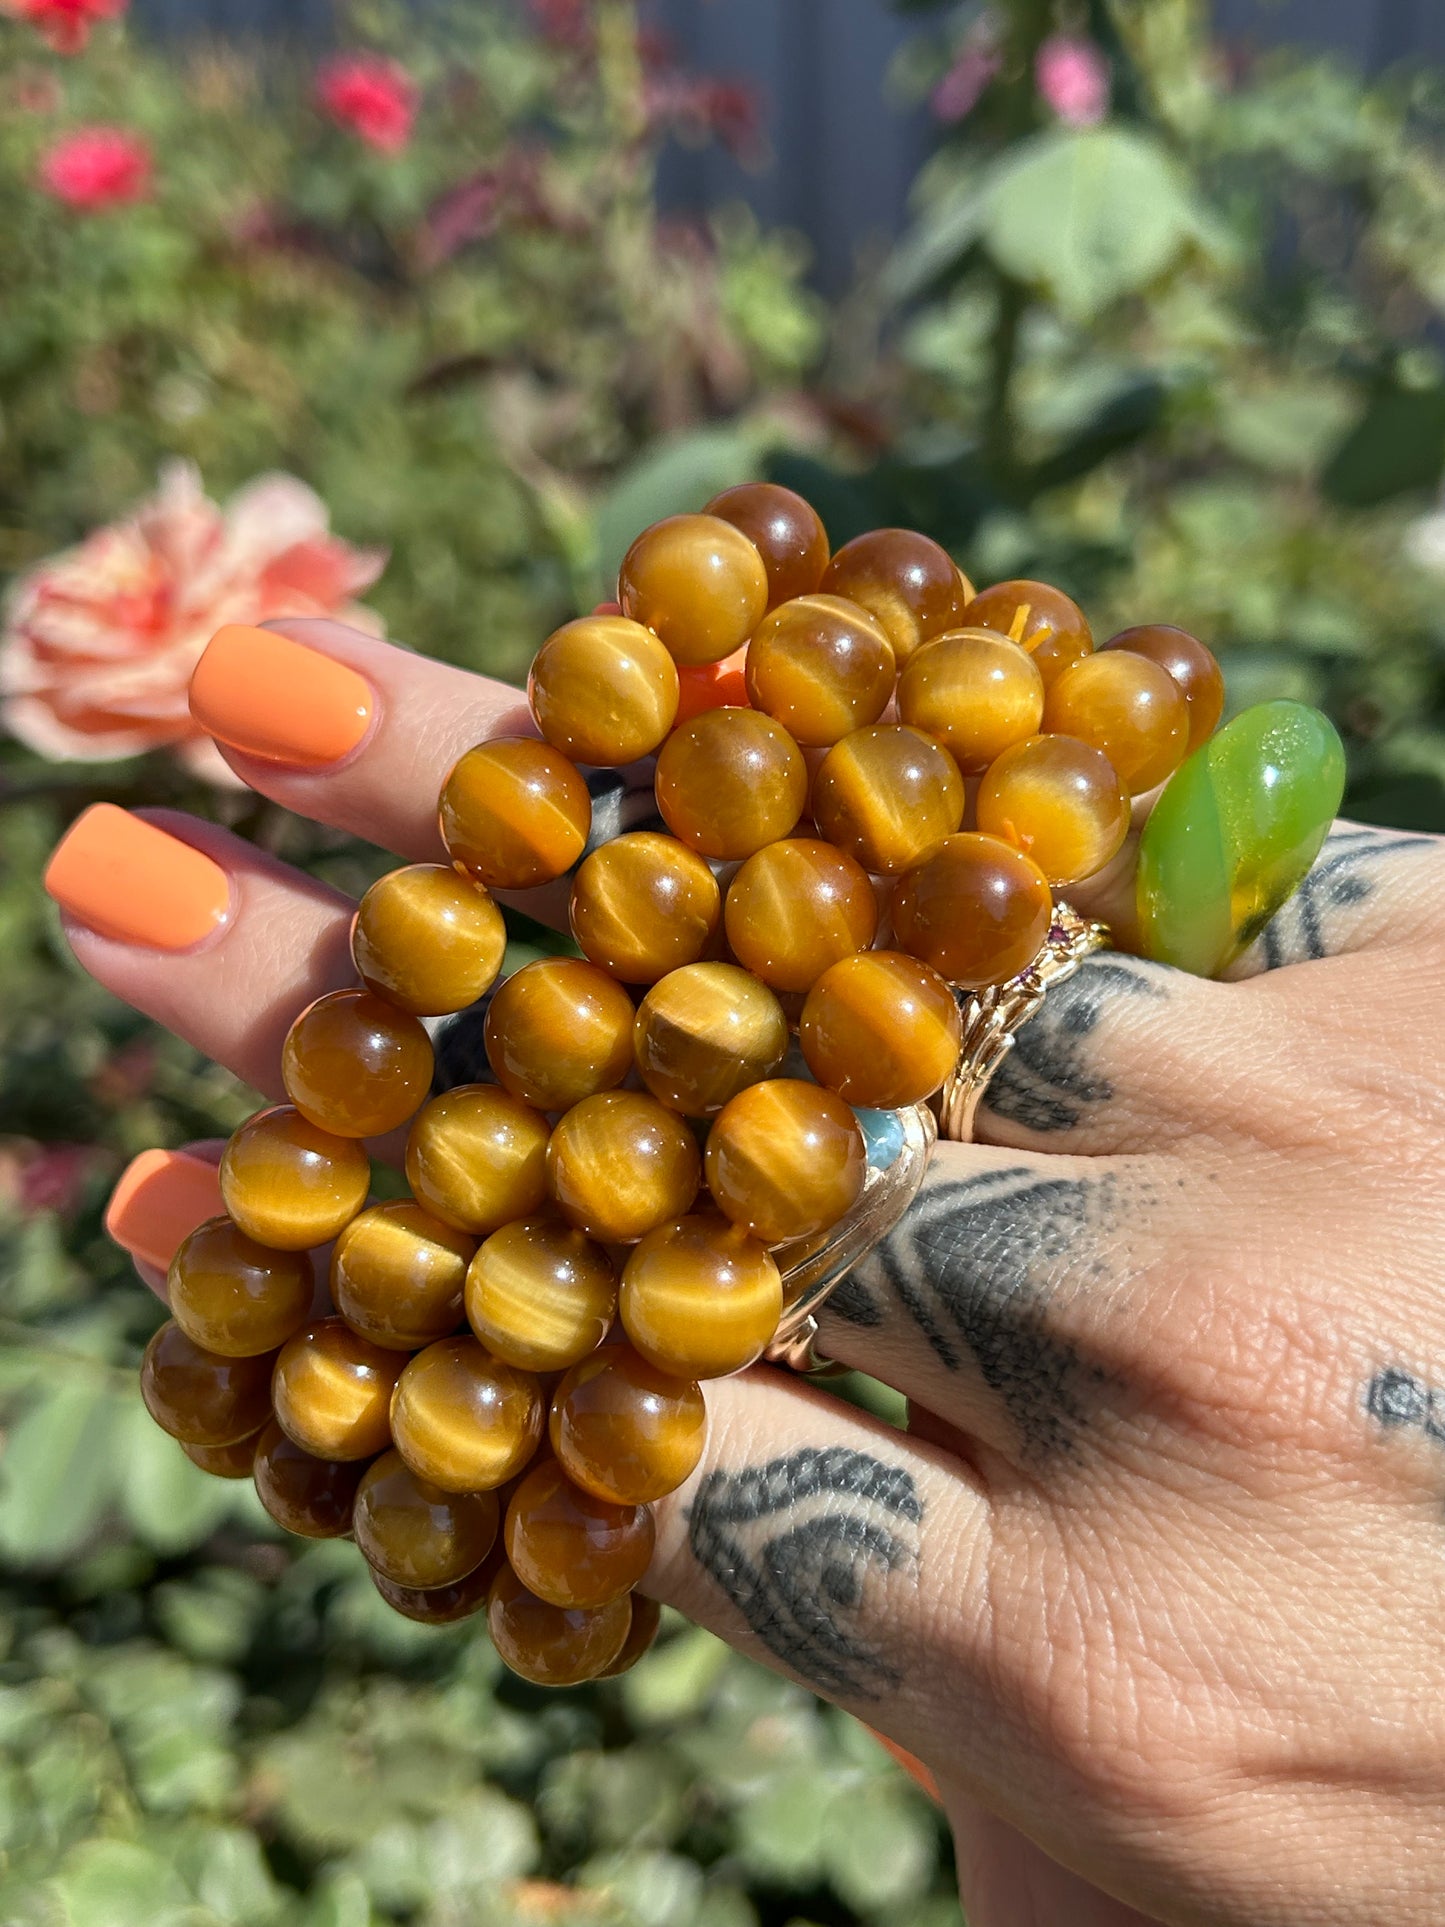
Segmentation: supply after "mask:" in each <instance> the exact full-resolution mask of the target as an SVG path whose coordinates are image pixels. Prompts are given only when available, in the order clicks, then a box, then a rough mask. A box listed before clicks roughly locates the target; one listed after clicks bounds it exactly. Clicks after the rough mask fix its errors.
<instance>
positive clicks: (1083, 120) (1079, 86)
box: [1034, 33, 1109, 127]
mask: <svg viewBox="0 0 1445 1927" xmlns="http://www.w3.org/2000/svg"><path fill="white" fill-rule="evenodd" d="M1034 80H1035V81H1036V83H1037V85H1038V90H1039V94H1040V96H1041V97H1042V99H1043V100H1044V101H1045V103H1046V104H1047V105H1048V106H1049V107H1051V108H1052V109H1053V111H1054V112H1055V113H1056V114H1057V115H1058V117H1059V119H1060V120H1062V121H1067V122H1068V124H1069V126H1070V127H1092V126H1093V125H1094V124H1095V122H1096V121H1101V120H1102V119H1103V118H1104V116H1105V114H1106V113H1108V111H1109V63H1108V61H1107V60H1105V58H1104V56H1103V54H1102V53H1100V51H1099V49H1098V48H1097V47H1096V46H1095V45H1094V43H1093V41H1092V40H1081V39H1077V38H1075V37H1074V36H1073V35H1071V34H1066V33H1056V34H1051V35H1050V37H1049V38H1048V39H1047V40H1046V41H1045V42H1044V44H1043V45H1042V47H1040V48H1039V52H1038V59H1037V60H1036V61H1035V63H1034Z"/></svg>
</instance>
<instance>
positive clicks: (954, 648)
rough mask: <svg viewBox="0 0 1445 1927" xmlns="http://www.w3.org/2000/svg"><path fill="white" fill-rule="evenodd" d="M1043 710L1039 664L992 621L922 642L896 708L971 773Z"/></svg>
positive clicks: (1032, 727)
mask: <svg viewBox="0 0 1445 1927" xmlns="http://www.w3.org/2000/svg"><path fill="white" fill-rule="evenodd" d="M1043 713H1044V682H1043V677H1042V676H1040V674H1039V672H1038V667H1037V665H1036V664H1035V663H1034V661H1033V659H1032V657H1030V656H1027V655H1025V653H1024V651H1023V650H1022V649H1020V648H1019V646H1018V644H1017V643H1016V642H1010V641H1009V639H1008V637H1007V636H996V635H995V634H994V633H993V631H992V630H991V629H960V630H958V631H956V632H955V633H953V634H951V635H946V636H939V637H938V638H937V639H936V640H935V641H933V642H929V643H925V645H924V646H923V648H921V649H920V650H918V652H917V653H916V654H915V655H913V656H911V657H910V658H909V661H908V664H907V666H906V667H905V669H904V671H903V674H902V675H901V676H900V677H899V679H898V714H899V715H900V716H901V717H902V718H903V720H904V722H905V723H912V724H914V725H915V726H916V727H917V728H918V729H922V730H925V731H926V732H927V733H928V734H929V735H930V736H933V737H935V738H936V739H937V740H938V741H939V742H940V743H942V744H943V746H944V748H945V749H947V750H949V751H950V752H951V753H952V755H953V758H954V760H955V761H956V762H957V764H958V766H959V768H960V769H961V770H963V771H965V772H966V773H968V774H972V773H975V772H977V771H978V770H982V769H987V768H988V766H989V764H990V763H991V762H992V761H993V760H994V758H995V757H996V756H1001V755H1002V754H1003V752H1004V751H1005V750H1006V749H1007V748H1009V746H1010V745H1011V744H1013V743H1019V742H1022V741H1023V739H1024V738H1025V737H1026V736H1032V735H1034V734H1035V733H1036V732H1037V730H1038V727H1039V723H1040V720H1041V719H1042V717H1043Z"/></svg>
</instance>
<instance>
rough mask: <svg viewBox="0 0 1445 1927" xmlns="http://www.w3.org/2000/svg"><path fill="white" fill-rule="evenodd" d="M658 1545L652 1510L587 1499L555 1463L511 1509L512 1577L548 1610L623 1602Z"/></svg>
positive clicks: (539, 1470)
mask: <svg viewBox="0 0 1445 1927" xmlns="http://www.w3.org/2000/svg"><path fill="white" fill-rule="evenodd" d="M655 1538H656V1527H655V1526H654V1524H653V1518H652V1511H651V1508H650V1507H648V1506H640V1505H616V1504H614V1503H613V1501H612V1500H611V1499H599V1498H598V1497H597V1496H596V1495H595V1494H594V1493H591V1492H584V1491H583V1490H582V1488H581V1487H580V1486H576V1485H573V1483H572V1481H571V1480H570V1479H569V1478H568V1477H567V1474H566V1473H565V1472H564V1471H563V1470H562V1468H561V1466H560V1465H558V1463H557V1461H556V1460H555V1459H548V1460H547V1461H546V1462H545V1463H544V1464H542V1465H538V1466H535V1467H534V1468H533V1469H532V1470H531V1471H530V1472H529V1473H528V1474H527V1476H526V1478H525V1479H523V1481H522V1483H521V1484H520V1485H519V1486H518V1487H517V1489H516V1491H515V1492H514V1493H513V1494H512V1497H511V1501H510V1502H509V1504H508V1506H507V1524H506V1546H507V1557H508V1559H509V1560H510V1561H511V1563H512V1570H513V1572H515V1573H516V1575H517V1577H518V1578H519V1579H520V1580H521V1582H522V1584H523V1585H524V1586H526V1587H527V1589H528V1591H529V1592H534V1593H536V1595H537V1597H538V1598H539V1599H545V1600H546V1601H547V1603H548V1605H550V1606H567V1607H571V1606H605V1605H606V1604H607V1603H608V1601H609V1600H612V1599H621V1598H624V1597H625V1596H626V1595H627V1594H628V1593H629V1592H631V1590H632V1588H633V1587H634V1586H635V1585H636V1584H637V1582H638V1580H639V1579H641V1577H642V1576H643V1574H644V1573H645V1572H646V1571H647V1568H648V1566H649V1565H650V1564H651V1562H652V1547H653V1543H654V1540H655Z"/></svg>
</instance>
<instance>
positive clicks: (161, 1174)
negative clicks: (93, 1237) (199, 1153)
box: [105, 1151, 226, 1271]
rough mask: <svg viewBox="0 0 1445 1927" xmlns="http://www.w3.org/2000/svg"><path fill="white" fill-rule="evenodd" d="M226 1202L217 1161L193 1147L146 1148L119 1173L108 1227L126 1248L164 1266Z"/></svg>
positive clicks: (107, 1212) (108, 1209)
mask: <svg viewBox="0 0 1445 1927" xmlns="http://www.w3.org/2000/svg"><path fill="white" fill-rule="evenodd" d="M225 1208H226V1207H225V1204H224V1203H223V1202H222V1199H221V1174H220V1171H219V1170H218V1169H217V1167H216V1166H215V1165H214V1164H210V1163H208V1162H207V1161H206V1159H205V1158H198V1157H195V1156H193V1155H192V1154H191V1153H190V1152H189V1151H142V1152H141V1154H140V1156H139V1157H138V1158H132V1159H131V1161H130V1163H129V1164H128V1165H127V1166H126V1167H125V1169H124V1171H122V1172H121V1174H120V1183H119V1184H117V1186H116V1187H115V1190H114V1191H112V1193H111V1195H110V1203H109V1204H108V1205H107V1206H106V1207H105V1228H106V1231H107V1232H108V1233H109V1234H110V1236H111V1237H112V1238H113V1239H114V1240H115V1242H116V1243H117V1244H118V1245H119V1246H120V1248H121V1250H122V1251H128V1252H129V1253H130V1255H131V1257H132V1258H141V1259H143V1260H144V1261H145V1263H147V1264H150V1265H154V1266H156V1268H157V1269H158V1270H160V1271H165V1270H167V1269H168V1268H169V1266H170V1262H171V1259H172V1258H174V1257H175V1255H176V1251H177V1249H178V1248H179V1246H180V1244H181V1242H182V1240H183V1239H185V1238H189V1237H190V1235H191V1233H192V1232H193V1231H194V1230H195V1228H196V1226H197V1225H198V1224H204V1223H205V1222H206V1220H207V1219H208V1218H219V1217H220V1215H221V1213H222V1212H223V1211H224V1210H225Z"/></svg>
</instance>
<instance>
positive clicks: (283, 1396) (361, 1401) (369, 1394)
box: [271, 1318, 406, 1459]
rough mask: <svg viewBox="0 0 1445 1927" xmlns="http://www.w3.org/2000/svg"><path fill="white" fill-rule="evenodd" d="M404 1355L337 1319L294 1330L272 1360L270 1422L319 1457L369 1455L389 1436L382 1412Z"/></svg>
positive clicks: (371, 1456) (388, 1402) (384, 1412)
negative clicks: (273, 1420)
mask: <svg viewBox="0 0 1445 1927" xmlns="http://www.w3.org/2000/svg"><path fill="white" fill-rule="evenodd" d="M405 1364H406V1355H405V1354H404V1353H403V1352H399V1351H390V1350H388V1349H387V1348H386V1347H385V1346H382V1345H374V1344H372V1342H371V1340H370V1339H369V1338H362V1337H361V1336H360V1334H359V1333H357V1332H354V1331H352V1329H351V1327H350V1326H349V1325H346V1324H344V1323H343V1322H342V1320H341V1319H339V1318H322V1319H318V1320H317V1321H316V1323H315V1324H312V1325H308V1326H306V1327H305V1329H304V1330H302V1331H299V1332H297V1334H296V1336H295V1337H294V1338H292V1339H290V1340H289V1341H288V1342H287V1344H286V1345H285V1346H284V1348H283V1349H282V1352H281V1355H280V1357H279V1358H278V1359H277V1360H276V1372H275V1376H274V1378H273V1379H272V1381H271V1402H272V1404H273V1406H274V1407H275V1411H276V1422H277V1424H278V1425H279V1426H280V1427H281V1429H282V1431H283V1432H284V1433H285V1434H286V1436H287V1437H288V1438H289V1439H291V1440H293V1441H294V1442H295V1444H297V1445H299V1446H300V1447H301V1449H302V1451H303V1452H311V1453H314V1455H315V1456H316V1457H317V1458H318V1459H369V1458H374V1457H375V1455H376V1454H377V1453H378V1452H381V1451H384V1450H385V1449H386V1446H387V1443H388V1441H389V1439H390V1436H391V1433H390V1427H389V1424H388V1421H387V1413H388V1410H389V1408H390V1405H391V1394H392V1390H393V1388H394V1387H395V1385H396V1381H397V1380H398V1378H400V1376H401V1370H402V1367H403V1365H405Z"/></svg>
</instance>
